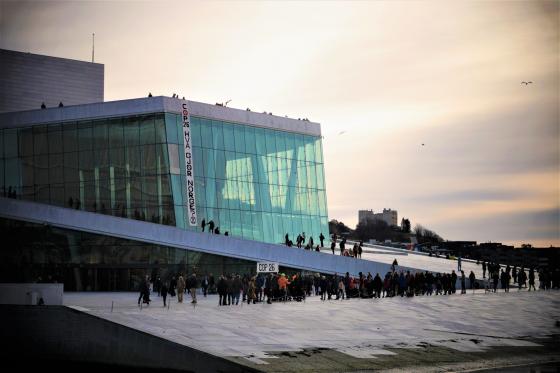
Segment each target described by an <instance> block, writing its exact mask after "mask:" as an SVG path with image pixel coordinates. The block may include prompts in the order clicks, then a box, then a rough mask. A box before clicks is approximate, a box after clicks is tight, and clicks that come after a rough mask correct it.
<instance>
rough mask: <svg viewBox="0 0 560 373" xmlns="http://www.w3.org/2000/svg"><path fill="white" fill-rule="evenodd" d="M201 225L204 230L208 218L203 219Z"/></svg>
mask: <svg viewBox="0 0 560 373" xmlns="http://www.w3.org/2000/svg"><path fill="white" fill-rule="evenodd" d="M200 226H201V227H202V231H203V232H204V228H205V227H206V219H202V223H200Z"/></svg>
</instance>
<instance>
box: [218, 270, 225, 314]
mask: <svg viewBox="0 0 560 373" xmlns="http://www.w3.org/2000/svg"><path fill="white" fill-rule="evenodd" d="M217 290H218V296H219V300H218V305H219V306H225V305H227V282H226V279H225V278H224V276H223V275H222V276H220V279H219V280H218V284H217Z"/></svg>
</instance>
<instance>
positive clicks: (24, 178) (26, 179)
mask: <svg viewBox="0 0 560 373" xmlns="http://www.w3.org/2000/svg"><path fill="white" fill-rule="evenodd" d="M21 182H22V185H23V186H33V184H34V183H35V182H34V180H33V157H24V158H21Z"/></svg>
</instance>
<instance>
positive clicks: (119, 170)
mask: <svg viewBox="0 0 560 373" xmlns="http://www.w3.org/2000/svg"><path fill="white" fill-rule="evenodd" d="M109 161H110V162H111V163H110V166H112V167H113V168H114V177H115V178H121V177H124V170H125V157H124V148H115V149H110V151H109Z"/></svg>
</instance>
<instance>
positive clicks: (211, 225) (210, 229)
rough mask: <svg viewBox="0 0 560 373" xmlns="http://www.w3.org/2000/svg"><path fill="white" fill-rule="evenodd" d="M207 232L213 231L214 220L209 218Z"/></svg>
mask: <svg viewBox="0 0 560 373" xmlns="http://www.w3.org/2000/svg"><path fill="white" fill-rule="evenodd" d="M208 232H209V233H214V220H210V221H209V222H208Z"/></svg>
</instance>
